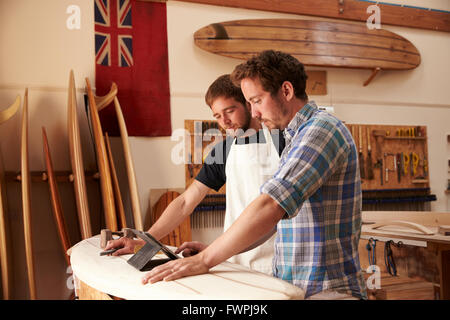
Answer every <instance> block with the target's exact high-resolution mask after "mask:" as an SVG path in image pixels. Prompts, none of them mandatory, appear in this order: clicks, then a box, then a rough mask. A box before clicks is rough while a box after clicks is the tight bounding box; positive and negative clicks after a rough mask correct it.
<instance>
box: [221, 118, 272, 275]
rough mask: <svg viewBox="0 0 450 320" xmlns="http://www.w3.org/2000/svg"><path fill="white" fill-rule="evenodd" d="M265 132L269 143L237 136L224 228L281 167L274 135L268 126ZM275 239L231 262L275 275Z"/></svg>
mask: <svg viewBox="0 0 450 320" xmlns="http://www.w3.org/2000/svg"><path fill="white" fill-rule="evenodd" d="M263 132H264V138H265V140H266V143H250V144H244V145H238V144H236V139H235V140H233V144H232V146H231V148H230V152H229V154H228V158H227V162H226V166H225V173H226V176H227V182H226V195H227V196H226V212H225V222H224V231H226V230H227V229H228V228H229V227H230V226H231V225H232V224H233V222H234V221H236V219H237V218H238V217H239V215H240V214H241V213H242V211H244V209H245V208H246V207H247V206H248V205H249V204H250V202H252V201H253V200H254V199H255V198H257V197H258V196H259V195H260V192H259V189H260V187H261V185H262V184H263V183H264V182H265V181H267V180H268V179H269V178H271V177H272V176H273V175H274V173H275V172H276V170H277V169H278V164H279V161H280V157H279V155H278V152H277V149H276V148H275V145H274V144H273V142H272V136H271V135H270V132H269V130H268V129H267V128H266V127H265V126H263ZM274 241H275V234H274V235H272V237H270V239H268V240H267V241H266V242H264V243H263V244H262V245H260V246H258V247H256V248H254V249H252V250H249V251H247V252H244V253H241V254H238V255H235V256H233V257H231V258H230V259H228V261H230V262H233V263H238V264H241V265H244V266H246V267H249V268H251V269H253V270H257V271H260V272H264V273H266V274H270V275H272V258H273V253H274Z"/></svg>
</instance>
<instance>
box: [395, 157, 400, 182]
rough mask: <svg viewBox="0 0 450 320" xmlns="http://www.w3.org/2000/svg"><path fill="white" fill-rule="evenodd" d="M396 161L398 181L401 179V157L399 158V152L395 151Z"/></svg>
mask: <svg viewBox="0 0 450 320" xmlns="http://www.w3.org/2000/svg"><path fill="white" fill-rule="evenodd" d="M395 159H396V163H397V181H398V183H400V182H401V181H402V166H401V163H402V161H401V159H400V153H397V155H396V156H395Z"/></svg>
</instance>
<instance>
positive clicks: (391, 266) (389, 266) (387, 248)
mask: <svg viewBox="0 0 450 320" xmlns="http://www.w3.org/2000/svg"><path fill="white" fill-rule="evenodd" d="M391 244H392V245H394V246H396V247H401V246H402V244H403V243H402V242H401V241H399V242H398V243H397V244H396V243H395V242H394V241H392V240H389V241H387V242H386V244H385V245H384V264H385V265H386V270H387V272H388V273H389V274H390V275H391V276H394V277H395V276H397V266H396V265H395V261H394V255H393V253H392V248H391Z"/></svg>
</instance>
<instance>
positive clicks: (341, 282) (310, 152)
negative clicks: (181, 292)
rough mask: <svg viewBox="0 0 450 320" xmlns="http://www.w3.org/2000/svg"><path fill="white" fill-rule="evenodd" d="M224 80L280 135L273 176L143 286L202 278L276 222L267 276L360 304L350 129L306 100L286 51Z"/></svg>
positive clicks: (264, 56)
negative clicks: (218, 228) (219, 231)
mask: <svg viewBox="0 0 450 320" xmlns="http://www.w3.org/2000/svg"><path fill="white" fill-rule="evenodd" d="M231 77H232V79H233V81H234V82H235V84H236V85H240V87H241V89H242V92H243V93H244V96H245V98H246V100H247V101H248V102H250V104H251V107H252V117H254V118H257V119H259V120H260V121H261V122H262V123H264V124H265V125H266V126H267V127H268V128H270V129H283V130H284V132H283V133H284V136H285V139H286V147H285V149H284V151H283V153H282V155H281V160H280V166H279V168H278V171H277V172H276V173H275V175H274V176H273V177H272V178H271V179H269V180H268V181H267V182H266V183H265V184H264V185H263V186H262V187H261V195H260V196H259V197H258V198H256V199H255V200H254V201H253V202H252V203H251V204H250V205H249V206H248V207H247V208H246V209H245V210H244V212H243V213H242V214H241V216H240V217H239V219H238V220H237V221H236V222H235V223H234V224H233V225H232V226H231V227H230V228H229V229H228V230H227V231H226V232H225V233H224V234H223V235H222V236H221V237H219V238H218V239H217V240H216V241H214V242H213V243H212V244H211V245H210V246H208V247H207V248H206V249H205V250H203V251H202V252H200V253H199V254H197V255H196V256H193V257H190V258H186V259H179V260H175V261H172V262H169V263H167V264H165V265H162V266H160V267H158V268H155V269H154V270H152V271H151V272H150V273H148V274H147V275H146V276H145V277H144V283H146V282H148V281H149V282H156V281H159V280H162V279H164V280H174V279H177V278H180V277H183V276H187V275H193V274H201V273H205V272H207V271H208V270H209V268H211V267H213V266H215V265H217V264H219V263H220V262H222V261H224V260H226V259H227V258H229V257H230V256H232V255H234V254H236V253H239V252H241V251H243V250H246V249H248V248H249V247H252V246H254V245H255V243H261V242H262V241H264V239H266V238H267V235H268V234H270V232H271V230H272V228H273V227H274V226H275V225H276V231H277V238H276V242H275V257H274V261H273V272H274V276H276V277H278V278H281V279H283V280H286V281H288V282H291V283H293V284H294V285H296V286H299V287H300V288H302V289H304V290H305V297H306V298H312V299H314V298H324V299H334V298H336V299H345V298H350V297H354V298H360V299H367V295H366V289H365V285H364V278H363V276H362V272H361V268H360V263H359V255H358V242H359V238H360V233H361V181H360V175H359V167H358V159H357V151H356V147H355V143H354V141H353V138H352V136H351V134H350V132H349V131H348V130H347V128H346V127H345V125H344V124H343V123H342V122H341V121H340V120H338V119H337V118H335V117H334V116H332V115H330V114H328V113H326V112H322V111H319V110H318V108H317V106H316V105H315V103H314V102H312V101H311V102H308V97H307V95H306V93H305V89H306V79H307V76H306V73H305V70H304V67H303V65H302V64H301V63H300V62H298V61H297V60H296V59H295V58H293V57H292V56H290V55H288V54H285V53H282V52H276V51H264V52H262V53H261V54H259V55H258V56H256V57H255V58H252V59H250V60H248V61H247V62H245V63H243V64H241V65H238V66H237V67H236V68H235V70H234V71H233V73H232V75H231Z"/></svg>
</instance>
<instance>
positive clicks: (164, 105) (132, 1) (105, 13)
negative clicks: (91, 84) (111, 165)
mask: <svg viewBox="0 0 450 320" xmlns="http://www.w3.org/2000/svg"><path fill="white" fill-rule="evenodd" d="M1 1H2V0H0V2H1ZM94 4H95V5H94V18H95V90H96V91H95V92H96V95H98V96H102V95H105V94H106V93H108V92H109V90H110V88H111V84H112V83H113V82H114V83H116V84H117V87H118V88H119V90H118V92H117V99H119V101H120V106H121V107H122V112H123V116H124V118H125V123H126V125H127V129H128V134H129V135H130V136H147V137H150V136H152V137H154V136H170V135H171V132H172V129H171V117H170V87H169V59H168V49H167V15H166V4H165V3H159V2H153V1H137V0H95V2H94ZM99 116H100V122H101V124H102V129H103V130H104V132H108V134H109V135H110V136H118V135H120V130H119V126H118V124H117V115H116V111H115V108H114V105H113V103H111V104H110V105H109V106H106V107H105V108H104V109H102V110H101V111H100V113H99Z"/></svg>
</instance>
